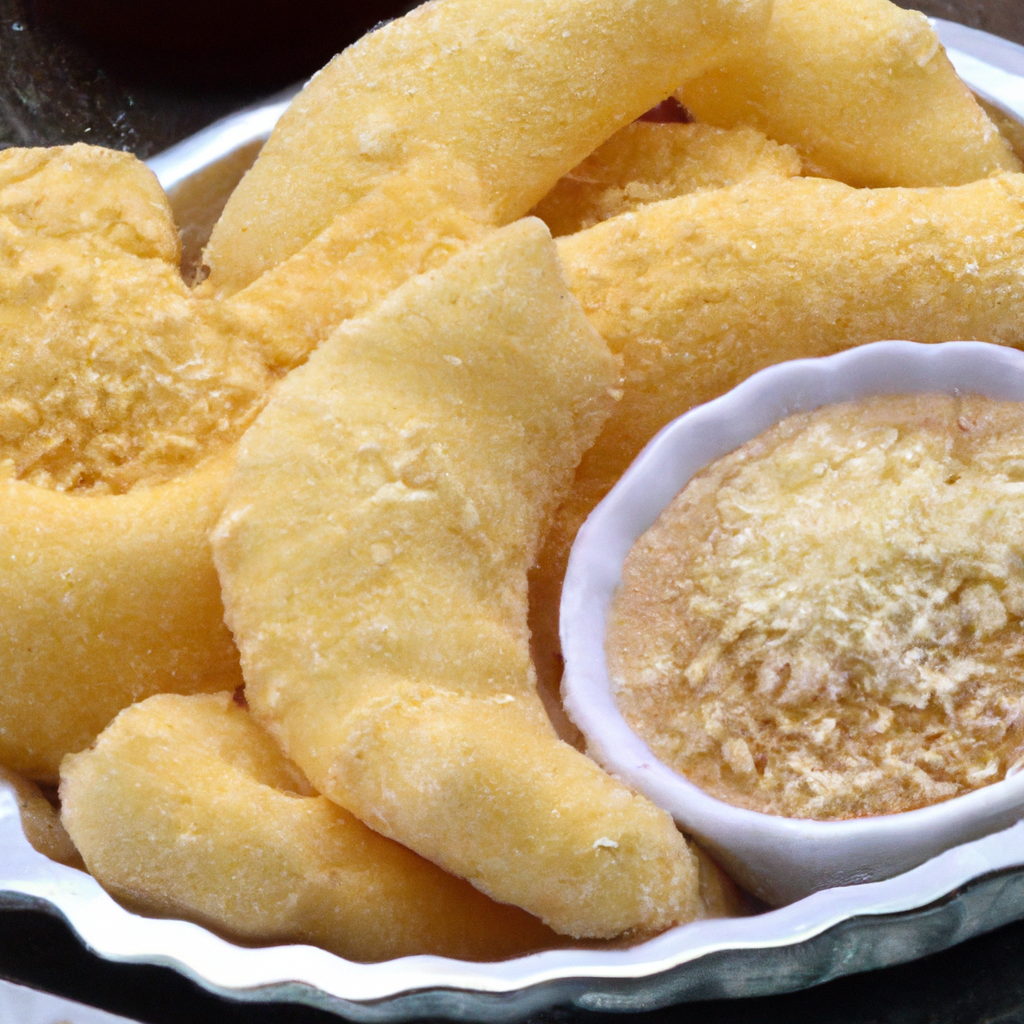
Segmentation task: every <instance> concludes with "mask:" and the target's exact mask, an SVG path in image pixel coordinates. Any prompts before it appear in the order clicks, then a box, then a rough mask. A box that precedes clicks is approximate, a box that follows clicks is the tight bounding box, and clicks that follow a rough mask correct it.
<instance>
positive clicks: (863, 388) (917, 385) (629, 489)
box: [560, 341, 1024, 902]
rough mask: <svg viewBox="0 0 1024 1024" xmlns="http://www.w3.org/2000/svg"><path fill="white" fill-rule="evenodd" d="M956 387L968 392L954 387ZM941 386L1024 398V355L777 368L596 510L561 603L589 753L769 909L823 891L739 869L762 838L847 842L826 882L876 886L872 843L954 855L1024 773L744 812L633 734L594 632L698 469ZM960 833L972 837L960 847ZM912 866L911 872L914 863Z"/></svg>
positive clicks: (869, 353) (1000, 818)
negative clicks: (831, 413) (925, 798)
mask: <svg viewBox="0 0 1024 1024" xmlns="http://www.w3.org/2000/svg"><path fill="white" fill-rule="evenodd" d="M951 381H955V382H956V383H955V384H952V385H950V384H949V383H948V382H951ZM944 382H947V383H944ZM941 391H949V392H956V391H959V392H961V393H980V394H986V395H988V396H989V397H992V398H1005V399H1013V400H1021V401H1024V353H1021V352H1019V351H1017V350H1016V349H1011V348H1006V347H1003V346H999V345H992V344H987V343H984V342H945V343H941V344H930V345H924V344H918V343H915V342H909V341H881V342H874V343H872V344H868V345H863V346H860V347H857V348H853V349H850V350H848V351H845V352H841V353H838V354H836V355H830V356H824V357H819V358H812V359H800V360H791V361H789V362H785V363H778V364H776V365H774V366H770V367H768V368H767V369H764V370H761V371H760V372H759V373H756V374H754V375H753V376H751V377H750V378H748V379H747V380H745V381H744V382H743V383H741V384H739V385H738V386H737V387H735V388H733V389H732V390H731V391H729V392H728V393H726V394H725V395H722V396H721V397H719V398H716V399H714V400H713V401H710V402H708V403H706V404H704V405H701V406H698V407H696V408H694V409H692V410H690V411H689V412H687V413H685V414H684V415H682V416H680V417H678V418H677V419H675V420H673V421H672V422H671V423H669V424H668V425H667V426H666V427H664V428H663V429H662V430H661V431H660V432H659V433H658V434H657V435H656V436H655V437H654V438H653V439H652V440H651V441H650V442H649V443H648V445H647V446H646V447H645V448H644V450H643V451H642V452H641V453H640V455H639V456H638V457H637V458H636V460H635V461H634V462H633V464H632V465H631V466H630V468H629V469H628V470H627V471H626V473H625V474H624V475H623V476H622V477H621V479H620V480H619V482H618V483H617V484H616V485H615V486H614V487H613V488H612V490H611V491H610V492H609V493H608V495H607V496H606V497H605V498H604V500H603V501H602V502H601V503H600V504H599V505H598V506H597V507H596V508H595V509H594V510H593V511H592V512H591V514H590V516H589V517H588V519H587V521H586V522H585V523H584V525H583V527H581V529H580V531H579V533H578V535H577V538H576V541H575V543H574V545H573V548H572V553H571V555H570V558H569V565H568V569H567V571H566V576H565V582H564V584H563V591H562V604H561V624H560V631H561V638H562V650H563V655H564V657H565V675H564V676H563V680H562V697H563V701H564V704H565V708H566V712H567V713H568V714H569V717H570V718H571V719H572V720H573V721H574V722H575V724H576V725H577V726H578V727H579V729H580V731H581V732H582V733H583V734H584V736H585V737H586V739H587V743H588V753H589V754H590V755H591V756H592V757H594V758H595V759H596V760H597V761H598V762H599V763H600V764H601V765H602V766H603V767H605V768H606V769H607V770H608V771H610V772H612V773H613V774H615V775H616V776H618V777H619V778H621V779H623V780H624V781H625V782H627V783H628V784H629V785H630V786H632V787H634V788H636V789H637V790H639V791H640V792H642V793H644V794H645V795H646V796H648V797H649V798H650V799H651V800H653V801H654V802H655V803H657V804H658V805H659V806H661V807H663V808H665V809H666V810H668V811H669V812H670V813H672V814H673V816H674V817H675V818H676V820H677V821H678V822H679V823H680V824H681V825H682V826H683V827H684V828H685V829H686V830H687V831H690V832H692V833H693V834H694V835H696V836H699V837H700V838H702V839H703V840H704V841H705V842H706V843H707V844H708V845H709V846H710V847H711V848H712V849H713V850H714V852H715V853H716V854H718V855H719V856H720V857H722V858H723V860H724V861H725V862H726V864H727V866H728V867H729V868H730V870H731V871H734V872H736V871H738V872H739V874H740V876H741V881H743V882H744V884H748V885H753V886H754V889H755V891H757V892H758V894H759V895H762V896H765V897H768V898H769V899H770V902H789V901H790V899H791V898H792V899H795V898H799V896H800V895H804V894H806V892H807V891H813V889H811V890H805V889H804V888H802V887H801V886H800V885H799V884H797V882H798V880H797V879H794V878H790V879H788V880H786V881H785V882H783V883H782V885H783V888H784V889H785V890H786V891H787V893H789V895H787V896H785V898H784V899H782V900H779V899H777V898H776V894H775V893H774V891H773V885H772V884H771V883H769V884H767V886H766V884H765V881H764V879H759V878H758V877H757V876H758V872H757V871H756V870H755V871H754V876H753V877H751V875H750V874H749V873H748V870H747V869H748V867H749V865H746V862H745V861H744V863H742V864H740V863H737V850H747V849H748V848H749V847H750V843H751V842H752V841H753V842H755V843H757V842H758V841H759V840H757V839H756V838H752V837H755V836H761V837H764V838H768V839H770V840H771V841H772V842H775V843H779V844H794V843H796V842H797V841H799V846H800V850H799V851H797V852H796V853H795V854H794V855H793V857H791V858H786V862H787V864H789V866H790V868H791V869H792V868H793V867H794V866H796V867H797V869H798V870H799V865H801V864H806V862H807V861H809V860H810V859H813V857H814V856H831V857H832V858H833V859H834V858H835V857H836V856H837V852H839V853H841V851H837V847H838V846H841V845H842V844H846V846H847V848H848V849H850V850H851V851H854V852H853V853H852V854H851V855H852V856H854V860H855V863H852V864H851V865H849V866H847V867H845V868H844V867H843V865H842V864H839V863H833V865H832V872H833V873H832V874H830V875H827V876H826V877H827V878H828V884H844V883H849V882H855V881H861V880H865V881H866V880H873V879H877V878H878V877H879V876H878V875H877V874H873V873H872V871H871V870H870V866H869V865H867V864H865V863H864V861H865V858H867V860H870V854H869V852H868V850H867V847H869V846H875V845H876V844H878V843H885V842H902V843H917V844H921V843H922V837H923V835H924V833H925V832H929V833H938V837H937V838H936V840H935V842H932V843H929V842H927V841H924V843H923V846H924V849H925V853H924V855H922V856H920V857H919V858H917V859H916V863H920V862H922V861H923V860H925V859H927V857H928V856H934V855H935V854H936V853H938V852H940V850H941V849H943V848H948V846H950V845H955V843H957V842H964V841H967V839H969V838H978V836H979V835H984V834H986V832H987V831H995V830H996V828H999V827H1005V826H1006V824H1009V823H1011V822H1012V821H1013V820H1015V819H1016V818H1017V817H1021V816H1024V773H1017V774H1014V775H1010V776H1008V777H1007V778H1005V779H1002V780H1000V781H998V782H995V783H992V784H991V785H989V786H986V787H984V788H982V789H979V790H975V791H973V792H971V793H968V794H965V795H963V796H960V797H956V798H954V799H951V800H947V801H945V802H942V803H937V804H932V805H930V806H927V807H922V808H919V809H916V810H912V811H905V812H902V813H899V814H892V815H885V816H876V817H865V818H857V819H851V820H845V821H814V820H810V819H799V818H783V817H779V816H775V815H769V814H764V813H761V812H758V811H753V810H747V809H744V808H739V807H735V806H732V805H730V804H726V803H724V802H723V801H720V800H717V799H715V798H714V797H712V796H710V795H709V794H707V793H705V792H704V791H703V790H701V789H699V788H698V787H697V786H695V785H694V784H693V783H691V782H689V781H687V780H686V779H684V778H683V777H682V776H680V775H678V774H677V773H676V772H674V771H673V770H672V769H671V768H669V767H668V766H666V765H664V764H663V763H662V762H660V761H659V760H658V759H657V757H656V756H655V755H654V754H653V752H652V751H651V749H650V747H649V746H648V745H647V744H646V743H644V741H643V740H641V739H640V738H639V737H638V736H637V735H636V734H635V733H634V732H633V731H632V730H631V729H630V728H629V726H628V725H627V724H626V722H625V720H624V719H623V718H622V715H621V714H620V713H619V711H618V708H617V706H616V705H615V702H614V698H613V697H612V695H611V688H610V682H609V679H608V675H607V672H606V667H605V660H604V646H603V642H602V643H601V645H600V648H599V649H598V648H597V647H596V646H595V640H594V637H595V634H596V633H597V632H598V631H599V632H600V636H601V637H602V639H603V636H604V623H605V615H606V612H607V609H608V607H609V605H610V601H611V598H612V596H613V594H614V590H615V588H616V587H617V585H618V583H619V582H620V581H621V570H622V561H623V559H624V558H625V554H626V552H627V551H628V550H629V548H630V547H631V546H632V544H633V542H634V541H635V540H636V539H637V538H638V537H639V536H640V535H641V534H642V533H644V532H645V531H646V530H647V529H648V527H649V526H650V525H651V524H652V523H653V522H654V520H655V519H656V518H657V516H658V515H659V514H660V512H661V510H662V509H663V508H664V507H665V506H666V505H667V504H668V502H669V501H671V499H672V498H673V497H674V496H675V494H676V493H677V492H678V491H679V490H680V489H681V487H682V486H683V485H685V483H686V481H687V480H689V479H690V477H691V476H692V475H693V474H694V473H695V472H697V471H698V470H699V469H701V468H703V467H704V466H706V465H708V464H709V463H711V462H713V461H714V460H715V459H717V458H720V457H721V456H722V455H725V454H727V453H728V452H729V451H732V450H734V449H735V448H737V447H738V446H739V445H740V444H743V443H745V442H746V441H748V440H750V439H751V438H753V437H755V436H757V435H758V434H760V433H761V432H762V431H764V430H766V429H768V428H769V427H770V426H772V425H774V424H775V423H776V422H778V421H779V420H780V419H782V418H784V417H785V416H786V415H789V414H790V413H791V412H797V411H801V410H809V409H814V408H817V407H819V406H821V405H826V404H832V403H834V402H840V401H848V400H851V399H855V398H860V397H866V396H868V395H872V394H906V393H925V392H941ZM709 438H713V439H715V440H714V441H709V440H708V439H709ZM694 449H695V450H696V454H693V451H694ZM673 463H675V464H673ZM985 820H991V821H993V822H997V823H998V824H996V825H993V826H992V827H984V828H983V830H982V831H979V830H978V828H979V827H981V826H979V827H973V828H972V826H971V824H970V822H972V821H977V822H981V821H985ZM960 832H962V833H963V837H962V838H955V837H956V835H958V834H959V833H960ZM936 843H938V844H939V845H936ZM808 844H810V845H808ZM815 851H817V852H815ZM762 853H763V851H762ZM900 863H901V864H903V870H905V869H906V868H908V867H911V866H913V864H912V863H904V862H903V861H901V862H900ZM766 870H768V871H770V870H772V868H771V866H770V865H769V866H768V867H767V868H766ZM882 877H885V876H882ZM815 888H817V886H815Z"/></svg>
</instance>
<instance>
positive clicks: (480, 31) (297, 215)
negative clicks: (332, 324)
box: [204, 0, 770, 294]
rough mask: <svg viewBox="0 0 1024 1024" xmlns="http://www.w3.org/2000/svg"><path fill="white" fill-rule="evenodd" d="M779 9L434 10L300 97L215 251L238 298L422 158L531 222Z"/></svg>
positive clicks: (676, 0) (393, 26) (520, 5)
mask: <svg viewBox="0 0 1024 1024" xmlns="http://www.w3.org/2000/svg"><path fill="white" fill-rule="evenodd" d="M769 9H770V5H769V4H768V3H767V2H766V0H633V2H631V3H622V2H620V0H521V2H516V3H506V2H501V3H498V2H494V0H434V2H432V3H427V4H424V5H423V6H421V7H418V8H417V9H416V10H414V11H413V12H412V13H410V14H407V15H406V16H405V17H404V18H400V19H398V20H397V21H393V22H391V23H389V24H388V25H385V26H384V27H383V28H380V29H378V30H377V31H375V32H371V33H370V34H369V35H367V36H364V37H363V38H362V39H361V40H360V41H359V42H357V43H356V44H355V45H353V46H351V47H349V48H348V49H347V50H345V51H344V52H343V53H341V54H340V55H339V56H337V57H336V58H335V59H334V60H333V61H332V62H331V63H330V64H328V66H327V67H326V68H324V70H323V71H321V72H320V73H319V74H318V75H317V76H316V77H314V78H313V80H312V81H311V82H310V83H309V85H307V86H306V88H305V89H304V90H303V92H302V93H301V94H300V95H299V96H298V97H297V98H296V99H295V101H294V102H293V103H292V105H291V107H290V108H289V109H288V111H287V112H286V113H285V115H284V117H283V118H282V119H281V121H280V123H279V124H278V125H277V127H276V128H275V130H274V133H273V135H272V136H271V138H270V140H269V142H268V143H267V145H266V146H265V147H264V149H263V150H262V152H261V153H260V156H259V159H258V160H257V161H256V164H255V165H254V166H253V168H252V169H251V170H250V171H249V172H248V174H247V175H246V176H245V178H244V179H243V180H242V182H241V183H240V184H239V186H238V188H237V189H236V190H235V192H234V193H233V195H232V196H231V198H230V200H229V201H228V204H227V207H226V208H225V210H224V213H223V215H222V216H221V218H220V220H219V221H218V223H217V224H216V226H215V227H214V230H213V234H212V236H211V238H210V242H209V245H208V246H207V249H206V252H205V256H204V259H205V262H206V264H207V265H208V266H209V267H210V271H211V272H210V278H209V281H210V287H211V288H213V289H214V290H215V291H216V292H217V293H218V294H230V293H233V292H235V291H237V290H239V289H240V288H243V287H244V286H245V285H247V284H249V283H251V282H252V281H253V280H255V279H256V278H257V277H259V275H260V274H261V273H263V271H265V270H267V269H268V268H270V267H273V266H275V265H276V264H278V263H280V262H282V261H283V260H285V259H287V258H288V257H289V256H291V255H293V254H294V253H295V252H297V251H298V250H299V249H300V248H302V246H303V245H305V244H306V243H307V242H308V241H310V240H311V239H312V238H314V237H315V236H316V235H317V234H319V233H320V231H322V230H323V229H324V228H325V227H326V226H327V225H329V224H330V223H331V221H332V220H333V219H334V217H335V216H336V215H337V213H338V212H340V211H341V210H342V209H344V208H345V207H346V206H348V205H350V204H351V203H353V202H355V201H356V200H358V199H359V198H360V197H362V196H364V195H366V194H367V193H368V192H369V191H371V190H372V189H373V188H374V187H375V186H376V185H378V184H380V182H381V181H383V180H384V179H385V178H387V177H389V176H391V175H392V174H395V173H400V172H401V171H402V169H403V168H404V167H405V166H406V165H407V164H408V163H409V162H410V161H411V160H413V159H415V158H417V157H424V156H428V155H435V156H437V157H439V158H440V163H441V164H442V165H447V166H449V167H450V166H452V165H455V164H462V165H464V166H465V168H466V169H467V170H468V171H469V172H470V173H473V174H475V175H476V176H477V177H478V178H479V181H480V184H481V187H482V189H483V196H484V200H485V204H486V206H487V208H488V209H489V211H490V214H491V218H492V221H493V223H495V224H504V223H508V222H509V221H512V220H514V219H515V218H517V217H521V216H522V215H523V214H525V213H526V212H527V211H528V210H529V209H530V208H531V207H532V206H533V205H534V203H536V202H537V201H538V200H539V199H540V198H541V197H542V196H543V195H544V194H545V193H546V192H547V191H548V190H549V189H550V188H551V186H552V185H554V183H555V182H556V181H557V180H558V178H559V177H560V176H561V175H563V174H564V173H565V172H566V171H568V170H570V169H571V168H572V167H574V166H575V165H576V164H577V163H579V161H580V160H582V159H583V158H584V157H585V156H586V155H587V154H588V153H590V152H592V151H593V150H594V149H595V148H596V147H597V146H598V145H599V144H600V143H601V142H603V141H604V140H605V139H607V138H608V137H609V136H610V135H612V134H613V133H614V132H615V131H616V130H617V129H619V128H621V127H623V126H624V125H626V124H629V123H630V122H631V121H633V120H634V119H635V118H637V117H638V116H639V115H640V114H642V113H643V112H644V111H646V110H648V109H649V108H650V107H652V106H654V105H655V104H656V103H659V102H660V101H661V100H663V99H665V98H666V97H667V96H668V95H669V94H670V93H671V92H672V91H673V90H674V89H676V88H678V87H679V86H680V85H681V84H682V83H683V82H685V81H687V80H688V79H690V78H693V77H695V76H697V75H699V74H701V73H702V72H704V71H706V70H707V69H709V68H711V67H713V66H714V62H715V60H716V58H718V56H719V55H720V53H721V52H722V50H723V48H724V47H726V46H727V45H729V44H730V43H731V42H732V40H733V38H734V37H736V36H737V35H740V34H756V33H757V32H759V31H762V30H763V27H764V25H765V24H766V23H767V19H768V14H769Z"/></svg>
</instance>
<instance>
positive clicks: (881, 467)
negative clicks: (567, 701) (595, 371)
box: [606, 395, 1024, 820]
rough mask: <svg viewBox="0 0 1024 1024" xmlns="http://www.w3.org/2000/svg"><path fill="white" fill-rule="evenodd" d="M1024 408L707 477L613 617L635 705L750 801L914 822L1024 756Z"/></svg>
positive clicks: (638, 557)
mask: <svg viewBox="0 0 1024 1024" xmlns="http://www.w3.org/2000/svg"><path fill="white" fill-rule="evenodd" d="M1022 616H1024V403H1015V402H999V401H994V400H990V399H985V398H980V397H973V396H971V397H954V396H950V395H917V396H897V397H881V398H873V399H869V400H865V401H862V402H855V403H847V404H843V405H834V406H827V407H824V408H821V409H819V410H817V411H815V412H812V413H801V414H798V415H795V416H791V417H789V418H788V419H786V420H783V421H782V422H781V423H779V424H777V425H776V426H775V427H773V428H772V429H771V430H769V431H767V432H766V433H764V434H762V435H761V436H759V437H757V438H755V439H754V440H753V441H750V442H749V443H747V444H746V445H744V446H743V447H741V448H739V449H737V450H736V451H734V452H732V453H731V454H730V455H728V456H726V457H725V458H723V459H720V460H719V461H717V462H715V463H713V464H712V465H711V466H709V467H708V468H707V469H705V470H703V471H702V472H701V473H700V474H698V475H697V476H696V477H694V479H693V480H691V481H690V483H689V484H688V485H687V486H686V487H685V488H684V489H683V491H682V492H680V494H679V495H677V496H676V498H675V499H674V500H673V501H672V503H671V504H670V505H669V506H668V507H667V508H666V509H665V511H664V512H663V513H662V515H661V516H660V517H659V519H658V521H657V522H656V523H655V524H654V526H652V527H651V529H650V530H648V531H647V533H645V534H644V535H643V536H642V537H641V538H640V539H639V540H638V541H637V542H636V544H635V545H634V547H633V549H632V551H631V552H630V554H629V557H628V558H627V560H626V563H625V567H624V570H623V581H622V585H621V587H620V590H619V593H618V595H617V597H616V601H615V604H614V607H613V609H612V613H611V615H610V617H609V625H608V631H607V635H606V650H607V657H608V666H609V672H610V675H611V678H612V684H613V687H614V688H615V692H616V699H617V701H618V704H619V707H620V709H621V711H622V713H623V715H624V717H625V718H626V720H627V722H628V723H629V725H630V727H631V728H632V729H633V730H634V731H635V732H637V733H638V734H639V735H641V736H642V737H643V738H644V739H645V740H646V741H647V743H648V744H649V745H650V747H651V749H652V750H653V751H654V753H655V754H656V756H657V757H658V758H659V759H660V760H662V761H663V762H664V763H665V764H667V765H669V766H671V767H672V768H674V769H675V770H676V771H678V772H679V773H680V774H682V775H684V776H685V777H687V778H688V779H689V780H691V781H692V782H694V783H695V784H696V785H698V786H700V787H701V788H702V789H704V790H705V791H706V792H708V793H709V794H711V795H712V796H714V797H717V798H719V799H721V800H724V801H727V802H728V803H731V804H734V805H737V806H740V807H746V808H750V809H752V810H758V811H763V812H767V813H770V814H776V815H783V816H789V817H798V818H815V819H820V820H829V819H844V818H855V817H863V816H867V815H877V814H888V813H893V812H896V811H905V810H910V809H913V808H916V807H921V806H924V805H927V804H932V803H937V802H939V801H942V800H947V799H949V798H951V797H954V796H958V795H960V794H963V793H966V792H969V791H971V790H974V789H978V788H980V787H982V786H985V785H988V784H989V783H992V782H996V781H997V780H999V779H1002V778H1004V777H1005V775H1006V773H1007V771H1008V770H1010V769H1012V768H1014V767H1015V766H1016V765H1017V764H1018V761H1024V629H1022V626H1021V619H1022Z"/></svg>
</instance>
